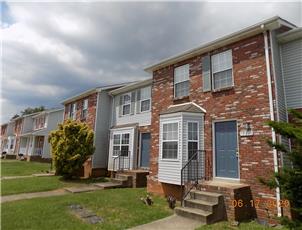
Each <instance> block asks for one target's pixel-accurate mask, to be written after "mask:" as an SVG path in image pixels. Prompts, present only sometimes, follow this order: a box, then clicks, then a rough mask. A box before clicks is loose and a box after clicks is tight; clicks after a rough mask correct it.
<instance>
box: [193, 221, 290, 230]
mask: <svg viewBox="0 0 302 230" xmlns="http://www.w3.org/2000/svg"><path fill="white" fill-rule="evenodd" d="M224 229H225V230H234V229H238V230H269V229H276V228H270V227H265V226H263V225H260V224H258V223H256V222H254V221H251V222H248V223H240V225H239V226H238V227H234V226H231V223H230V222H227V221H223V222H218V223H215V224H211V225H204V226H201V227H199V228H197V229H196V230H224ZM278 229H280V228H278ZM281 229H282V230H285V229H286V228H281Z"/></svg>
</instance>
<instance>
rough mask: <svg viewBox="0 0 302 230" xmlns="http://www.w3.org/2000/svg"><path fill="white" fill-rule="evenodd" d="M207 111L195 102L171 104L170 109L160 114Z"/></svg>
mask: <svg viewBox="0 0 302 230" xmlns="http://www.w3.org/2000/svg"><path fill="white" fill-rule="evenodd" d="M182 112H185V113H206V110H205V109H204V108H202V107H201V106H199V105H197V104H196V103H194V102H189V103H183V104H178V105H171V106H169V107H168V109H166V110H163V111H162V112H160V115H166V114H172V113H182Z"/></svg>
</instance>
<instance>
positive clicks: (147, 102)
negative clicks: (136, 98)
mask: <svg viewBox="0 0 302 230" xmlns="http://www.w3.org/2000/svg"><path fill="white" fill-rule="evenodd" d="M150 107H151V88H150V87H146V88H143V89H141V101H140V112H145V111H149V110H150Z"/></svg>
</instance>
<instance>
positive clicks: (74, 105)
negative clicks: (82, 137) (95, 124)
mask: <svg viewBox="0 0 302 230" xmlns="http://www.w3.org/2000/svg"><path fill="white" fill-rule="evenodd" d="M76 111H77V103H72V104H71V105H70V111H69V118H71V119H73V120H75V119H76Z"/></svg>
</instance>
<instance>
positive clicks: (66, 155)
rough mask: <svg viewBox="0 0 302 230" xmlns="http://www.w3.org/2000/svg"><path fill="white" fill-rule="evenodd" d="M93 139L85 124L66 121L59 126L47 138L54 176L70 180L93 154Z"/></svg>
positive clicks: (92, 134) (91, 132) (89, 129)
mask: <svg viewBox="0 0 302 230" xmlns="http://www.w3.org/2000/svg"><path fill="white" fill-rule="evenodd" d="M93 138H94V133H93V131H92V130H91V128H89V127H88V125H87V124H85V123H80V122H77V121H73V120H67V121H65V122H64V123H63V124H59V126H58V129H57V130H54V131H52V132H51V134H50V136H49V138H48V141H49V142H50V144H51V152H52V159H53V162H54V165H55V168H56V174H58V175H62V176H63V177H65V178H71V177H72V176H73V175H74V174H75V173H76V172H77V171H78V170H79V169H80V168H81V167H82V166H83V164H84V162H85V161H86V160H87V159H88V158H89V157H90V156H91V155H92V154H93V153H94V150H95V148H94V146H93Z"/></svg>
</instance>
